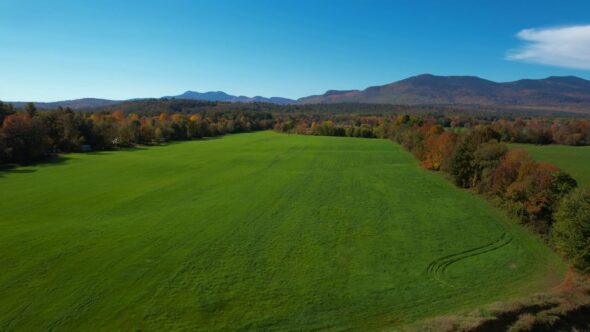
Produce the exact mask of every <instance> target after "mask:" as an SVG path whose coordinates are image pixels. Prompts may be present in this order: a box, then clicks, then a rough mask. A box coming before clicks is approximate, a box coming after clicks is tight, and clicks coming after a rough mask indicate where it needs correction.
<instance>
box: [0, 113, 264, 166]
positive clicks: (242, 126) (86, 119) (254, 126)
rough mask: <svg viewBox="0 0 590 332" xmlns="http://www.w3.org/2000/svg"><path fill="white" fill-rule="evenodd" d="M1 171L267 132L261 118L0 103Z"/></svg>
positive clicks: (238, 115) (257, 114)
mask: <svg viewBox="0 0 590 332" xmlns="http://www.w3.org/2000/svg"><path fill="white" fill-rule="evenodd" d="M0 121H1V123H2V126H1V127H0V165H1V164H29V163H33V162H38V161H42V160H44V159H46V158H49V157H51V156H53V155H55V154H56V153H60V152H76V151H82V150H83V149H92V150H108V149H115V148H120V147H129V146H132V145H134V144H147V145H150V144H160V143H164V142H168V141H180V140H189V139H198V138H203V137H212V136H218V135H223V134H227V133H240V132H249V131H256V130H265V129H271V128H272V127H273V125H274V120H273V118H272V115H271V114H270V113H265V112H250V113H245V112H237V111H236V112H225V113H224V112H205V113H203V114H182V113H171V112H168V113H164V112H162V113H160V114H158V115H145V114H137V113H124V112H122V111H114V112H112V113H107V112H101V113H85V112H74V111H72V110H71V109H68V108H66V109H63V108H59V109H57V110H52V111H39V110H37V109H36V108H35V106H34V105H33V104H28V105H27V106H26V107H25V108H24V109H22V110H16V109H14V108H13V107H12V106H10V105H7V104H2V103H0Z"/></svg>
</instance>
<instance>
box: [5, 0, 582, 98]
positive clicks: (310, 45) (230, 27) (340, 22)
mask: <svg viewBox="0 0 590 332" xmlns="http://www.w3.org/2000/svg"><path fill="white" fill-rule="evenodd" d="M589 13H590V1H588V0H585V1H576V0H568V1H557V0H555V1H542V0H538V1H532V0H531V1H518V0H511V1H503V0H494V1H491V0H490V1H485V0H481V1H479V0H478V1H474V0H469V1H459V0H456V1H452V0H449V1H442V0H440V1H434V0H433V1H419V0H414V1H377V0H374V1H371V0H364V1H345V0H342V1H330V0H315V1H305V0H299V1H287V0H284V1H265V0H249V1H246V0H245V1H222V0H216V1H195V0H193V1H179V0H166V1H150V0H143V1H133V0H128V1H121V0H116V1H115V0H101V1H90V0H87V1H83V0H71V1H68V0H53V1H46V0H37V1H35V0H0V100H4V101H57V100H66V99H75V98H82V97H97V98H108V99H118V100H120V99H129V98H142V97H161V96H166V95H177V94H181V93H182V92H184V91H186V90H193V91H200V92H204V91H218V90H221V91H225V92H227V93H230V94H235V95H246V96H254V95H262V96H265V97H270V96H281V97H287V98H299V97H303V96H308V95H312V94H321V93H324V92H325V91H326V90H330V89H338V90H340V89H342V90H344V89H364V88H366V87H369V86H374V85H382V84H386V83H390V82H393V81H397V80H400V79H404V78H407V77H410V76H414V75H419V74H423V73H430V74H435V75H475V76H480V77H482V78H486V79H490V80H493V81H512V80H517V79H521V78H544V77H547V76H552V75H576V76H579V77H582V78H586V79H590V14H589Z"/></svg>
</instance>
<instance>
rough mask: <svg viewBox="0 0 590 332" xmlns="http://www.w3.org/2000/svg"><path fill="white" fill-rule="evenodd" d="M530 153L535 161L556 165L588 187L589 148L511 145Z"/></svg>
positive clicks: (589, 180)
mask: <svg viewBox="0 0 590 332" xmlns="http://www.w3.org/2000/svg"><path fill="white" fill-rule="evenodd" d="M511 147H518V148H522V149H525V150H527V151H528V152H530V153H531V154H532V155H533V157H534V158H535V160H538V161H545V162H548V163H552V164H555V165H557V166H558V167H559V168H561V169H562V170H564V171H566V172H567V173H569V174H570V175H571V176H572V177H573V178H574V179H576V180H577V181H578V185H580V186H589V185H590V146H566V145H531V144H511Z"/></svg>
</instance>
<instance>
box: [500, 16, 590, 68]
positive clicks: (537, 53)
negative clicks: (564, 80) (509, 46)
mask: <svg viewBox="0 0 590 332" xmlns="http://www.w3.org/2000/svg"><path fill="white" fill-rule="evenodd" d="M517 37H518V38H520V39H522V40H524V41H525V44H524V45H523V46H522V47H520V48H518V49H515V50H511V51H509V52H508V54H507V55H506V58H507V59H508V60H517V61H527V62H534V63H540V64H544V65H551V66H557V67H567V68H575V69H585V70H590V25H576V26H569V27H561V28H546V29H525V30H522V31H520V32H519V33H518V34H517Z"/></svg>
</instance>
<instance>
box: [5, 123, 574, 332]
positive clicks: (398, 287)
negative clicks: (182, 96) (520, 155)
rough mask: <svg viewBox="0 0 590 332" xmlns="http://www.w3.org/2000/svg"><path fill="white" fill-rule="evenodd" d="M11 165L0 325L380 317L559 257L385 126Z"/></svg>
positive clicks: (269, 323)
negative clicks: (427, 163) (424, 163)
mask: <svg viewBox="0 0 590 332" xmlns="http://www.w3.org/2000/svg"><path fill="white" fill-rule="evenodd" d="M64 159H65V160H63V161H62V162H59V163H53V164H45V165H41V166H35V167H26V168H20V169H16V170H13V171H7V172H2V173H0V193H1V194H2V199H1V200H0V266H1V269H0V331H9V330H23V331H41V330H63V331H80V330H104V331H135V330H142V331H153V330H161V331H169V330H207V331H211V330H225V329H231V330H253V329H266V330H280V331H285V330H312V329H329V330H347V329H348V330H371V329H383V328H392V327H395V326H399V325H400V324H405V323H409V322H413V321H416V320H419V319H422V318H426V317H431V316H435V315H439V314H446V313H451V312H454V311H457V310H462V309H470V308H474V307H477V306H479V305H484V304H487V303H490V302H492V301H496V300H507V299H511V298H514V297H518V296H522V295H525V294H530V293H531V292H536V291H541V290H545V289H547V288H549V287H552V286H553V285H555V284H556V283H557V282H558V281H559V279H560V277H561V275H562V273H563V272H564V269H565V267H564V265H563V263H562V262H561V260H560V259H559V258H558V257H557V256H556V255H555V254H553V253H552V252H551V251H550V250H549V249H547V248H546V247H545V246H544V245H543V244H542V243H541V242H540V241H539V240H537V239H536V238H534V237H533V236H532V235H530V234H529V233H527V232H526V231H524V230H522V229H520V228H519V227H518V226H515V225H514V224H513V223H511V222H510V221H509V220H508V219H507V218H506V217H504V216H503V215H502V214H501V213H500V212H499V211H497V210H495V209H494V208H492V207H491V206H489V205H488V204H487V203H486V202H485V201H484V200H483V199H482V198H480V197H478V196H475V195H472V194H471V193H469V192H466V191H462V190H460V189H457V188H455V187H454V186H453V185H452V184H451V183H450V182H448V181H447V180H446V179H444V178H443V177H442V176H441V175H440V174H438V173H433V172H428V171H425V170H422V169H421V168H419V167H418V165H417V162H416V161H415V160H414V159H413V157H412V156H411V155H410V154H409V153H407V152H404V151H403V150H402V149H401V148H400V147H399V146H398V145H395V144H393V143H391V142H389V141H387V140H377V139H359V138H356V139H355V138H338V137H314V136H289V135H284V134H276V133H273V132H260V133H254V134H240V135H230V136H226V137H223V138H219V139H210V140H202V141H191V142H185V143H176V144H171V145H168V146H160V147H150V148H138V149H133V150H129V151H118V152H103V153H91V154H71V155H67V156H65V157H64Z"/></svg>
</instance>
